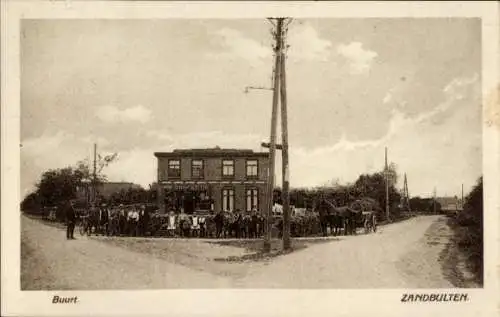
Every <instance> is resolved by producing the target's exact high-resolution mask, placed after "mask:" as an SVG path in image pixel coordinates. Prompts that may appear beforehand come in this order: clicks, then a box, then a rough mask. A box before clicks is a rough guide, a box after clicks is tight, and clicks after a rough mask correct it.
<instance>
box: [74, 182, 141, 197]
mask: <svg viewBox="0 0 500 317" xmlns="http://www.w3.org/2000/svg"><path fill="white" fill-rule="evenodd" d="M140 188H142V187H141V185H138V184H134V183H130V182H105V183H101V184H98V185H97V186H96V194H97V196H102V197H104V198H109V197H110V196H111V195H112V194H114V193H117V192H120V191H122V190H124V191H127V190H129V189H140ZM86 193H87V195H88V198H89V200H91V197H92V194H91V193H92V189H91V185H88V187H87V188H86V187H77V198H78V199H85V194H86Z"/></svg>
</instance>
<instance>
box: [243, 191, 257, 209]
mask: <svg viewBox="0 0 500 317" xmlns="http://www.w3.org/2000/svg"><path fill="white" fill-rule="evenodd" d="M246 196H247V211H251V210H252V209H253V208H254V207H255V208H256V209H258V208H259V191H258V189H257V188H250V189H247V194H246Z"/></svg>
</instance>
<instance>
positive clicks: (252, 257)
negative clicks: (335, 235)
mask: <svg viewBox="0 0 500 317" xmlns="http://www.w3.org/2000/svg"><path fill="white" fill-rule="evenodd" d="M333 240H334V239H311V240H295V239H292V241H291V248H290V250H284V249H283V242H282V240H277V239H273V240H271V251H270V252H268V253H267V252H264V251H263V250H264V242H263V241H262V240H230V241H210V242H207V243H211V244H216V245H220V246H230V247H237V248H243V249H245V251H247V252H248V254H245V255H242V256H229V257H225V258H214V261H221V262H246V261H266V260H270V259H272V258H275V257H277V256H281V255H285V254H289V253H292V252H295V251H299V250H302V249H305V248H307V247H308V246H310V245H312V244H316V243H326V242H330V241H333ZM335 240H338V239H335Z"/></svg>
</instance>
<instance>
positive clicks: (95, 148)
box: [92, 143, 97, 206]
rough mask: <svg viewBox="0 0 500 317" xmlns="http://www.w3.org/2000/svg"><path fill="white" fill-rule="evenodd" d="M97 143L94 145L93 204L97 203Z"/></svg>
mask: <svg viewBox="0 0 500 317" xmlns="http://www.w3.org/2000/svg"><path fill="white" fill-rule="evenodd" d="M96 187H97V143H94V171H93V173H92V204H93V206H95V204H96V203H97V188H96Z"/></svg>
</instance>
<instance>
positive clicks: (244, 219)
mask: <svg viewBox="0 0 500 317" xmlns="http://www.w3.org/2000/svg"><path fill="white" fill-rule="evenodd" d="M164 219H165V221H164V222H162V223H160V224H159V227H160V228H166V233H167V236H169V237H175V236H179V237H184V238H188V237H196V238H227V237H234V238H257V237H260V236H261V235H262V234H263V232H264V218H263V217H262V216H261V215H260V213H259V212H258V211H257V210H256V209H253V210H252V211H251V212H246V213H243V212H241V211H240V210H236V211H235V212H231V211H226V212H223V211H219V212H217V213H213V212H211V213H210V214H206V215H200V214H192V215H189V214H186V213H184V211H183V210H182V209H181V211H180V212H176V211H174V210H171V211H170V212H169V213H168V214H167V216H166V217H165V218H164Z"/></svg>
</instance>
